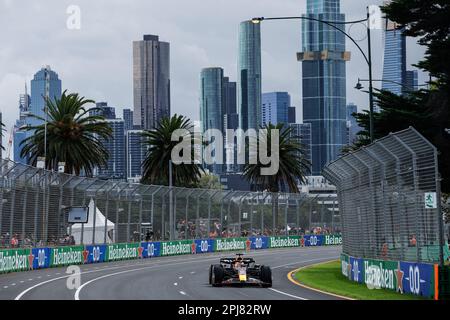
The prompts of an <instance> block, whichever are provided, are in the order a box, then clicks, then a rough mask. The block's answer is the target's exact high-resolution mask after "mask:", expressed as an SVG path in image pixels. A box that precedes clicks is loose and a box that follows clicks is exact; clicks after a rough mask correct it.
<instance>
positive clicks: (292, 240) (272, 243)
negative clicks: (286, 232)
mask: <svg viewBox="0 0 450 320" xmlns="http://www.w3.org/2000/svg"><path fill="white" fill-rule="evenodd" d="M299 246H300V237H299V236H284V237H269V248H289V247H299Z"/></svg>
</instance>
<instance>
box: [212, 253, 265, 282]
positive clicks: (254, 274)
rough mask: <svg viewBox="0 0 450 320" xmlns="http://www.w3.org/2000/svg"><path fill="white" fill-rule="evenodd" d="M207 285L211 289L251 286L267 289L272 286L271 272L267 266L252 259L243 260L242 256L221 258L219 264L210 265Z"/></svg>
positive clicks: (239, 254)
mask: <svg viewBox="0 0 450 320" xmlns="http://www.w3.org/2000/svg"><path fill="white" fill-rule="evenodd" d="M209 284H210V285H212V286H213V287H220V286H222V285H233V284H241V285H244V284H253V285H260V286H262V287H263V288H269V287H271V286H272V270H271V269H270V267H268V266H264V265H259V264H256V263H255V260H253V258H243V254H241V253H238V254H236V258H221V259H220V264H213V265H211V267H210V268H209Z"/></svg>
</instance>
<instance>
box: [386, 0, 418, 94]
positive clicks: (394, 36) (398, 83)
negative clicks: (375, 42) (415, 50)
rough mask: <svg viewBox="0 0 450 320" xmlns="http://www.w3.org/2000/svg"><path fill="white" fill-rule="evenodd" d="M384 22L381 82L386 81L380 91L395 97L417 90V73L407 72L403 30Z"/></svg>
mask: <svg viewBox="0 0 450 320" xmlns="http://www.w3.org/2000/svg"><path fill="white" fill-rule="evenodd" d="M389 2H390V1H385V2H384V3H385V4H388V3H389ZM385 22H386V23H385V30H384V34H383V37H384V56H383V80H388V81H383V82H382V89H383V90H387V91H390V92H392V93H395V94H396V95H402V94H407V93H408V92H411V91H415V90H417V89H418V80H417V77H418V73H417V70H411V71H409V70H407V63H406V36H405V35H404V34H403V32H404V31H405V29H404V28H402V27H400V26H399V25H397V24H396V23H395V22H393V21H390V20H388V19H386V20H385Z"/></svg>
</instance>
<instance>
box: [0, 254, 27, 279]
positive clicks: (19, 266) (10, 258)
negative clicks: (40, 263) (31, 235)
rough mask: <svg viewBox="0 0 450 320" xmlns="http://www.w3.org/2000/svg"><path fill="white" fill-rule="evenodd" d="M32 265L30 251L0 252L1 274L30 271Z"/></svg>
mask: <svg viewBox="0 0 450 320" xmlns="http://www.w3.org/2000/svg"><path fill="white" fill-rule="evenodd" d="M32 265H33V255H32V254H31V252H30V249H11V250H0V273H4V272H14V271H23V270H30V269H31V266H32Z"/></svg>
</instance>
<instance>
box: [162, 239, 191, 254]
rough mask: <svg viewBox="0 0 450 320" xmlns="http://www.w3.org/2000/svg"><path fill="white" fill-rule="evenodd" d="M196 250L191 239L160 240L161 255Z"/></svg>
mask: <svg viewBox="0 0 450 320" xmlns="http://www.w3.org/2000/svg"><path fill="white" fill-rule="evenodd" d="M195 252H196V244H195V242H194V241H192V240H182V241H165V242H161V256H178V255H182V254H192V253H195Z"/></svg>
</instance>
